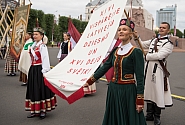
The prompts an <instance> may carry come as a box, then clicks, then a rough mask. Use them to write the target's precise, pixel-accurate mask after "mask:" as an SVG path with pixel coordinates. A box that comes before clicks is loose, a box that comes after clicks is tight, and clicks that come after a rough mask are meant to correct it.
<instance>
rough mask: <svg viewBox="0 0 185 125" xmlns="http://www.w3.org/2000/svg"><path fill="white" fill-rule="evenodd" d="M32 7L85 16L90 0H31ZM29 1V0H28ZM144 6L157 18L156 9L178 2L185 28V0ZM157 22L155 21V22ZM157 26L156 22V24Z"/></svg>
mask: <svg viewBox="0 0 185 125" xmlns="http://www.w3.org/2000/svg"><path fill="white" fill-rule="evenodd" d="M31 2H32V4H33V5H32V8H33V9H38V10H43V11H44V12H45V13H50V14H55V15H59V14H60V15H61V16H69V15H71V16H72V18H78V16H79V15H80V14H82V16H83V19H84V18H85V6H86V5H87V4H88V3H89V2H90V0H31ZM26 3H28V0H26ZM142 3H143V5H144V8H145V9H146V10H148V11H149V13H151V14H152V15H153V18H154V20H156V10H159V9H160V8H165V7H166V6H172V5H173V6H174V5H175V4H177V29H179V30H181V31H182V32H183V31H184V29H185V0H142ZM154 23H155V22H154ZM154 27H155V24H154Z"/></svg>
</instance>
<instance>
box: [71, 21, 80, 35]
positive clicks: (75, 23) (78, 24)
mask: <svg viewBox="0 0 185 125" xmlns="http://www.w3.org/2000/svg"><path fill="white" fill-rule="evenodd" d="M72 22H73V24H74V26H75V27H76V29H77V30H78V31H79V32H81V21H80V20H77V19H72Z"/></svg>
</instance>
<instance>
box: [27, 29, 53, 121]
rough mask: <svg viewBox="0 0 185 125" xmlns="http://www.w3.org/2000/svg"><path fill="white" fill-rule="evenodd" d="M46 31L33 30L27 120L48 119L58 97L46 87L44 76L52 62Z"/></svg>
mask: <svg viewBox="0 0 185 125" xmlns="http://www.w3.org/2000/svg"><path fill="white" fill-rule="evenodd" d="M43 35H44V31H43V30H42V29H41V28H39V27H38V28H34V29H33V39H34V41H35V42H34V43H33V45H32V46H31V47H30V48H29V52H30V56H31V66H30V69H29V72H28V82H27V91H26V100H25V110H26V111H31V114H30V115H28V116H27V118H33V117H35V116H40V118H41V119H43V118H45V117H46V112H47V111H51V110H53V109H55V106H56V96H55V94H54V93H53V92H52V91H51V90H50V89H49V88H48V87H47V86H46V85H45V83H44V78H43V75H44V74H45V73H46V72H48V71H49V70H50V61H49V55H48V49H47V46H46V45H45V44H44V43H43V41H42V39H43Z"/></svg>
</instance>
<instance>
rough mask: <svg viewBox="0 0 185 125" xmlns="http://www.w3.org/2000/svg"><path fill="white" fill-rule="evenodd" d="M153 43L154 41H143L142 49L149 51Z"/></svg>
mask: <svg viewBox="0 0 185 125" xmlns="http://www.w3.org/2000/svg"><path fill="white" fill-rule="evenodd" d="M139 40H140V41H141V38H139ZM151 42H152V40H147V41H141V45H142V47H143V48H144V49H148V48H149V46H150V43H151Z"/></svg>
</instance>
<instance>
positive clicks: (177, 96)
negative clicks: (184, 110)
mask: <svg viewBox="0 0 185 125" xmlns="http://www.w3.org/2000/svg"><path fill="white" fill-rule="evenodd" d="M100 80H103V81H107V80H106V79H104V78H100ZM171 96H172V97H173V98H175V99H180V100H183V101H185V97H183V96H179V95H174V94H171Z"/></svg>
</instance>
